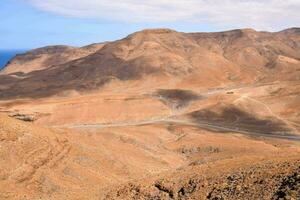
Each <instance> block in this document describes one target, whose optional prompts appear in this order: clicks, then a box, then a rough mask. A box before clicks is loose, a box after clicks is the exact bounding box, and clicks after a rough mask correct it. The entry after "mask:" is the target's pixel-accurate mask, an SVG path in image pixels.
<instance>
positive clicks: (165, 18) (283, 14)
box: [25, 0, 300, 30]
mask: <svg viewBox="0 0 300 200" xmlns="http://www.w3.org/2000/svg"><path fill="white" fill-rule="evenodd" d="M25 1H27V2H29V3H30V4H32V5H34V6H36V7H37V8H39V9H41V10H44V11H49V12H53V13H56V14H60V15H64V16H70V17H78V18H92V19H104V20H111V21H119V22H129V23H132V22H142V23H143V22H192V23H209V24H212V25H213V26H217V27H222V28H233V27H253V28H256V29H267V30H277V29H281V28H285V27H291V26H300V12H299V11H300V0H284V1H283V0H25Z"/></svg>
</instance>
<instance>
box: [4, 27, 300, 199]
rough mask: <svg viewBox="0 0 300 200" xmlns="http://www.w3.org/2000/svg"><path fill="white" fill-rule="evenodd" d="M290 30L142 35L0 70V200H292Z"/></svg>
mask: <svg viewBox="0 0 300 200" xmlns="http://www.w3.org/2000/svg"><path fill="white" fill-rule="evenodd" d="M299 110H300V29H299V28H290V29H287V30H283V31H279V32H259V31H255V30H253V29H238V30H230V31H224V32H216V33H182V32H177V31H175V30H170V29H150V30H143V31H139V32H136V33H133V34H131V35H129V36H127V37H126V38H123V39H121V40H117V41H112V42H106V43H96V44H92V45H89V46H85V47H68V46H50V47H43V48H39V49H35V50H31V51H28V52H27V53H24V54H20V55H17V56H16V57H15V58H13V59H12V60H11V61H10V62H9V63H8V64H7V65H6V67H5V68H4V69H3V70H1V72H0V112H1V113H0V199H1V200H2V199H16V200H19V199H88V200H90V199H122V200H123V199H149V200H150V199H168V200H169V199H170V200H173V199H176V200H183V199H299V198H300V191H299V188H300V179H299V176H300V171H299V169H300V113H299Z"/></svg>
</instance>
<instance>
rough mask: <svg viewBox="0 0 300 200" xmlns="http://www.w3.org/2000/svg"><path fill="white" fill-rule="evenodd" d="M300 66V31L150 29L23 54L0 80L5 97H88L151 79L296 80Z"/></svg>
mask: <svg viewBox="0 0 300 200" xmlns="http://www.w3.org/2000/svg"><path fill="white" fill-rule="evenodd" d="M299 66H300V34H299V28H291V29H287V30H283V31H280V32H275V33H271V32H258V31H255V30H253V29H239V30H231V31H225V32H217V33H181V32H177V31H174V30H170V29H150V30H143V31H140V32H136V33H133V34H131V35H129V36H128V37H126V38H124V39H121V40H117V41H115V42H109V43H105V44H102V43H100V44H94V45H90V46H87V47H82V48H75V47H68V46H51V47H44V48H40V49H36V50H32V51H29V52H27V53H25V54H22V55H18V56H16V57H15V58H14V59H12V60H11V61H10V62H9V63H8V64H7V66H6V67H5V68H4V69H3V70H2V71H1V73H0V74H1V77H0V78H1V80H0V83H1V85H2V87H1V88H0V92H1V94H0V98H14V96H15V95H16V94H18V96H19V97H32V96H35V97H43V96H50V95H55V94H59V93H61V92H63V91H69V90H76V91H79V92H86V91H92V90H99V89H101V87H103V86H104V85H109V84H110V83H112V82H114V81H122V82H123V83H124V84H126V83H128V81H131V80H141V81H143V80H145V78H149V77H155V79H159V80H162V81H164V80H166V81H167V82H169V80H170V79H174V80H176V81H178V80H183V79H184V80H188V81H189V82H190V81H191V80H196V81H194V84H196V85H201V84H205V85H220V84H225V83H237V82H240V83H242V82H256V81H260V82H261V81H263V82H267V81H270V80H275V79H276V80H295V79H299V77H300V72H299V70H296V69H299ZM12 83H13V84H12Z"/></svg>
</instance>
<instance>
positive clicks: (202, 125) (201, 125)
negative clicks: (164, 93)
mask: <svg viewBox="0 0 300 200" xmlns="http://www.w3.org/2000/svg"><path fill="white" fill-rule="evenodd" d="M153 124H179V125H185V126H194V127H199V128H204V129H210V130H216V131H230V132H235V133H241V134H245V135H249V136H258V137H269V138H278V139H286V140H294V141H300V135H279V134H272V133H259V132H253V131H247V130H241V129H239V128H230V127H225V126H221V125H219V124H214V123H207V122H205V121H202V122H197V123H195V122H191V121H188V120H182V119H172V118H157V119H149V120H141V121H131V122H116V123H103V124H101V123H96V124H70V125H62V126H53V127H54V128H72V129H103V128H112V127H126V126H143V125H153Z"/></svg>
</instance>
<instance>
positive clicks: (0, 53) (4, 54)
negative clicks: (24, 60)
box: [0, 50, 26, 69]
mask: <svg viewBox="0 0 300 200" xmlns="http://www.w3.org/2000/svg"><path fill="white" fill-rule="evenodd" d="M24 52H26V50H0V69H2V68H3V67H4V66H5V65H6V63H7V62H8V61H9V60H10V59H12V58H13V57H14V56H15V55H17V54H20V53H24Z"/></svg>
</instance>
